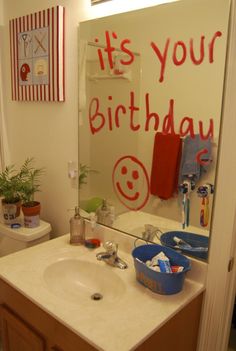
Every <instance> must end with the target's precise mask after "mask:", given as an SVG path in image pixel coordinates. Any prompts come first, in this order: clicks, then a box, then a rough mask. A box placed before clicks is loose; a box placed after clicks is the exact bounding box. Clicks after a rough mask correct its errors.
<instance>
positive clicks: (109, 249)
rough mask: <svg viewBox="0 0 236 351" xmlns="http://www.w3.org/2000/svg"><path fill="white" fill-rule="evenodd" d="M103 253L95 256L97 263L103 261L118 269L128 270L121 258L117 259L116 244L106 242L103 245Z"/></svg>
mask: <svg viewBox="0 0 236 351" xmlns="http://www.w3.org/2000/svg"><path fill="white" fill-rule="evenodd" d="M103 247H104V249H105V250H106V251H105V252H100V253H98V254H97V255H96V257H97V259H98V260H99V261H105V262H106V263H107V264H109V265H111V266H114V267H118V268H120V269H126V268H128V265H127V263H125V262H124V261H123V260H122V259H121V258H119V257H118V255H117V251H118V244H116V243H114V242H113V241H106V242H105V243H104V244H103Z"/></svg>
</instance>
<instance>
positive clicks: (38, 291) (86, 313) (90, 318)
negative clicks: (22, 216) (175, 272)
mask: <svg viewBox="0 0 236 351" xmlns="http://www.w3.org/2000/svg"><path fill="white" fill-rule="evenodd" d="M101 228H103V227H101ZM104 232H109V233H110V234H111V240H112V239H113V238H112V236H114V237H116V238H118V236H117V232H116V231H114V230H111V229H104V228H103V229H102V230H100V233H99V231H98V233H97V237H99V236H100V238H102V237H104V235H105V234H104ZM118 235H119V237H121V238H122V240H123V243H122V240H121V243H120V249H119V250H121V249H122V248H123V249H124V248H125V247H124V245H123V244H124V242H125V243H127V240H129V243H132V245H133V241H134V238H132V237H127V236H125V235H123V236H122V234H121V233H119V234H118ZM127 238H128V239H127ZM109 239H110V237H109ZM128 246H129V245H128ZM128 246H127V245H126V249H125V250H124V251H118V253H119V256H120V257H121V258H122V259H123V260H125V261H126V262H127V263H128V265H129V268H128V269H126V270H121V269H119V268H116V267H111V266H108V265H107V267H108V268H109V269H111V270H113V271H114V274H117V275H118V276H119V277H120V279H121V280H122V281H123V282H124V284H125V287H126V288H125V291H124V293H123V294H122V296H121V298H117V299H116V300H115V301H112V302H111V301H109V302H107V301H106V298H105V297H104V299H102V300H100V301H93V300H91V299H90V298H89V299H88V300H86V301H85V300H83V301H78V303H74V302H73V301H68V300H67V301H66V300H65V299H63V298H61V297H59V296H57V295H55V294H54V293H53V292H51V291H50V290H49V289H48V288H47V285H46V282H45V280H44V277H43V272H44V270H45V269H46V268H47V267H48V266H49V265H50V264H51V263H53V262H55V260H58V259H59V258H61V257H63V258H68V257H69V258H78V259H80V260H85V261H88V262H94V263H96V264H100V265H106V263H105V262H101V261H97V259H96V253H97V252H101V251H103V250H102V249H101V248H98V249H96V250H91V249H87V248H84V247H83V246H72V245H70V244H69V235H65V236H62V237H59V238H57V239H53V240H50V241H48V242H45V243H43V244H40V245H37V246H34V247H31V248H28V249H25V250H22V251H19V252H16V253H14V254H10V255H8V256H5V257H2V258H0V277H1V278H2V279H3V280H5V281H6V282H7V283H9V284H10V285H11V286H13V287H14V288H16V289H17V290H18V291H20V292H21V293H22V294H23V295H24V296H26V297H27V298H28V299H30V300H31V301H33V302H34V303H35V304H37V305H38V306H39V307H40V308H42V309H43V310H44V311H46V312H47V313H49V314H50V315H52V316H53V317H54V318H56V319H57V320H58V321H60V322H61V323H62V324H64V325H65V326H67V327H68V328H70V329H71V330H72V331H74V332H75V333H76V334H78V335H79V336H80V337H82V338H83V339H85V340H86V341H87V342H88V343H90V344H92V345H93V346H95V347H96V348H97V349H98V350H104V351H113V350H119V351H128V350H129V351H130V350H134V349H135V348H136V347H137V346H138V345H139V344H141V343H142V342H143V341H144V340H145V339H147V338H148V337H149V336H150V335H151V334H152V333H154V332H155V331H156V330H157V329H159V328H160V327H161V326H162V325H163V324H165V323H166V322H167V321H168V320H169V319H170V318H171V317H172V316H173V315H175V314H176V313H177V312H178V311H179V310H181V309H182V308H183V307H184V306H186V305H187V304H188V303H189V302H191V301H192V300H193V299H194V298H195V297H196V296H198V295H199V294H200V293H201V292H202V291H203V290H204V280H205V275H206V267H207V265H206V264H205V263H203V262H200V261H195V260H191V261H192V271H191V272H189V273H188V274H187V277H186V279H185V283H184V288H183V290H182V291H181V292H180V293H178V294H175V295H168V296H164V295H159V294H155V293H153V292H151V291H150V290H148V289H147V288H145V287H143V286H142V285H140V284H139V283H138V282H137V281H136V278H135V270H134V266H133V260H132V256H131V254H130V253H128V251H129V248H128ZM127 248H128V249H127ZM125 251H126V252H125ZM107 284H109V281H108V282H107Z"/></svg>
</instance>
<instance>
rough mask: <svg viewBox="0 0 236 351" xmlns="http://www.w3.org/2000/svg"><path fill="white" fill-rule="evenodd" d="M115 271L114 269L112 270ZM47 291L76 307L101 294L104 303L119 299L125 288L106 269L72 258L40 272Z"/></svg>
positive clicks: (109, 268)
mask: <svg viewBox="0 0 236 351" xmlns="http://www.w3.org/2000/svg"><path fill="white" fill-rule="evenodd" d="M116 269H117V268H116ZM43 278H44V281H45V283H46V286H47V288H48V289H49V290H50V291H51V292H53V293H54V294H56V295H57V296H59V297H61V298H63V299H65V300H66V301H70V302H76V303H78V302H79V301H80V300H81V299H84V298H85V299H90V298H92V297H93V295H94V294H97V293H98V294H101V297H102V299H104V301H106V302H109V301H110V302H113V301H115V300H117V299H119V298H121V296H122V295H123V293H124V291H125V284H124V282H123V281H122V280H121V278H120V277H119V276H118V275H117V274H116V273H115V271H114V269H112V267H110V266H105V265H104V264H101V262H98V263H93V262H88V261H82V260H79V259H75V258H65V259H60V260H58V261H56V262H53V263H52V264H50V265H49V266H48V267H47V268H46V269H45V271H44V275H43Z"/></svg>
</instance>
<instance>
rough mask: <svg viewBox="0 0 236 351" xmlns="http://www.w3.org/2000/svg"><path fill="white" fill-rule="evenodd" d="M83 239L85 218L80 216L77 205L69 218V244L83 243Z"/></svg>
mask: <svg viewBox="0 0 236 351" xmlns="http://www.w3.org/2000/svg"><path fill="white" fill-rule="evenodd" d="M84 241H85V220H84V218H83V217H81V216H80V213H79V207H77V206H76V207H75V214H74V216H73V217H72V218H71V219H70V244H75V245H83V244H84Z"/></svg>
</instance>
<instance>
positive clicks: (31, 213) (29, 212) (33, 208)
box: [22, 201, 41, 228]
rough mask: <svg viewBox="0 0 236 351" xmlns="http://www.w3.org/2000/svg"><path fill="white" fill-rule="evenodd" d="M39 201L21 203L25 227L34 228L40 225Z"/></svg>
mask: <svg viewBox="0 0 236 351" xmlns="http://www.w3.org/2000/svg"><path fill="white" fill-rule="evenodd" d="M40 210H41V205H40V202H37V201H33V202H30V203H25V204H23V205H22V212H23V214H24V225H25V227H26V228H35V227H38V226H39V225H40Z"/></svg>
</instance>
